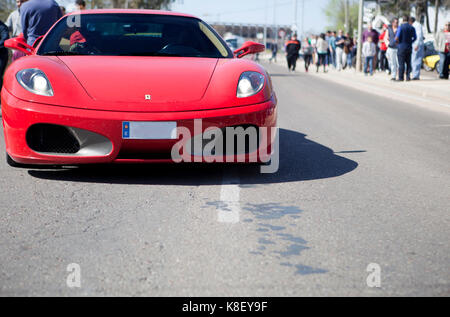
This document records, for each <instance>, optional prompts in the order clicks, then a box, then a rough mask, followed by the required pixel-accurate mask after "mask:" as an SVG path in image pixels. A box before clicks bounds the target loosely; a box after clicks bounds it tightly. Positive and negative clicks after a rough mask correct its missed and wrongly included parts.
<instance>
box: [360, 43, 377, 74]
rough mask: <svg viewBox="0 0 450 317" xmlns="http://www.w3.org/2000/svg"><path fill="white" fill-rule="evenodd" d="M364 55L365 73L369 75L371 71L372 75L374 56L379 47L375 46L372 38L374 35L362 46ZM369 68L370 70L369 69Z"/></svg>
mask: <svg viewBox="0 0 450 317" xmlns="http://www.w3.org/2000/svg"><path fill="white" fill-rule="evenodd" d="M361 52H362V55H363V58H364V75H366V76H367V73H368V72H369V73H370V76H372V75H373V62H374V57H375V55H376V54H377V48H376V46H375V43H374V42H373V40H372V37H371V36H369V37H368V38H367V40H366V42H364V44H363V47H362V51H361ZM368 68H369V70H368Z"/></svg>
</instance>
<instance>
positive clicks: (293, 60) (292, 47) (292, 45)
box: [286, 34, 302, 71]
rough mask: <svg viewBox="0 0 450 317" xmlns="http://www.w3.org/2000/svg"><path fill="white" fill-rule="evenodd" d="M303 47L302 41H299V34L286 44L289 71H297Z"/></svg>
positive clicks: (294, 35)
mask: <svg viewBox="0 0 450 317" xmlns="http://www.w3.org/2000/svg"><path fill="white" fill-rule="evenodd" d="M301 46H302V45H301V44H300V41H299V40H297V34H293V35H292V37H291V39H290V40H289V41H287V42H286V59H287V63H288V69H289V71H291V70H292V71H295V66H296V65H297V59H298V57H299V51H300V48H301Z"/></svg>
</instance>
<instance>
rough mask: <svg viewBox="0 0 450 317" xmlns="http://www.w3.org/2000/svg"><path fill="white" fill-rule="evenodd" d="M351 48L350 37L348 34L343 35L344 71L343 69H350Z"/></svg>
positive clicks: (351, 41)
mask: <svg viewBox="0 0 450 317" xmlns="http://www.w3.org/2000/svg"><path fill="white" fill-rule="evenodd" d="M352 48H353V39H352V38H351V36H350V33H345V40H344V54H342V55H343V57H342V58H343V59H344V67H343V68H344V69H345V68H347V67H348V68H351V67H352V55H351V52H352Z"/></svg>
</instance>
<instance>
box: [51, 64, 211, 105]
mask: <svg viewBox="0 0 450 317" xmlns="http://www.w3.org/2000/svg"><path fill="white" fill-rule="evenodd" d="M59 59H60V60H61V61H62V62H63V63H64V64H66V66H67V67H68V68H69V69H70V71H71V72H72V73H73V74H74V76H75V77H76V78H77V79H78V81H79V82H80V84H81V85H82V86H83V87H84V89H85V90H86V92H87V93H88V94H89V96H91V98H92V99H94V100H95V101H98V103H94V104H98V105H97V106H95V108H99V109H100V108H103V107H106V109H104V110H121V111H152V110H154V111H158V110H159V111H161V110H166V111H167V110H191V108H192V109H195V104H194V103H195V102H196V101H199V100H201V99H202V98H203V96H204V95H205V92H206V90H207V88H208V85H209V82H210V81H211V77H212V75H213V73H214V69H215V67H216V65H217V62H218V59H215V58H189V57H183V58H178V57H153V56H152V57H143V56H136V57H135V56H133V57H124V56H59ZM102 105H105V106H102ZM170 105H173V106H174V107H173V108H172V109H171V107H170Z"/></svg>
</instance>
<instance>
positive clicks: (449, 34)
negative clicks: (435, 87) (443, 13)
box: [434, 21, 450, 79]
mask: <svg viewBox="0 0 450 317" xmlns="http://www.w3.org/2000/svg"><path fill="white" fill-rule="evenodd" d="M434 47H435V48H436V50H437V51H438V52H439V69H438V71H439V78H441V79H448V75H449V71H448V67H449V65H450V21H449V22H447V23H446V24H445V26H444V29H443V30H441V31H440V32H438V33H437V34H436V37H435V39H434Z"/></svg>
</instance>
